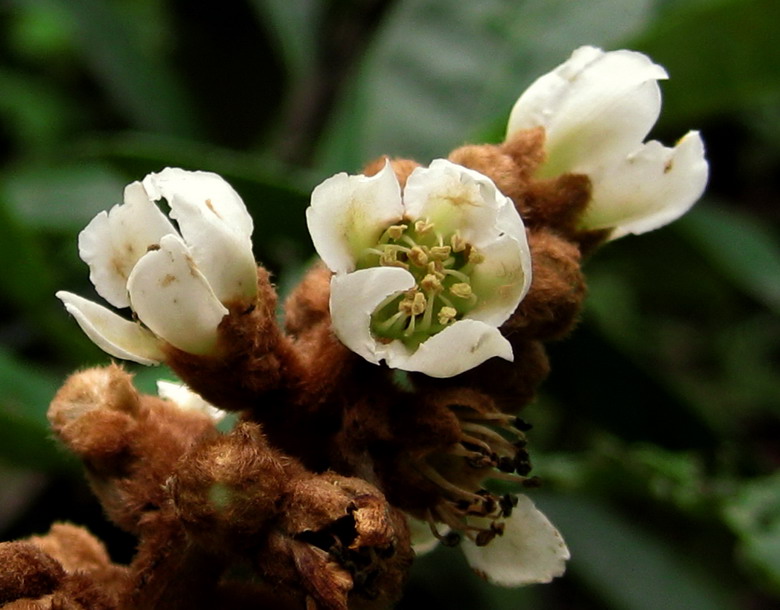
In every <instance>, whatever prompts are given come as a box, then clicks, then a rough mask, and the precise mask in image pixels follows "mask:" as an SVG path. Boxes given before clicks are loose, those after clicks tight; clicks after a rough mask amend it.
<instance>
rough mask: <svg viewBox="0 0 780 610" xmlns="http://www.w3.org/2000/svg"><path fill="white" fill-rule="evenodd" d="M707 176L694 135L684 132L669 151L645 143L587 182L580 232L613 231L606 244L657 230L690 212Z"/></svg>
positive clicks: (694, 133) (707, 170)
mask: <svg viewBox="0 0 780 610" xmlns="http://www.w3.org/2000/svg"><path fill="white" fill-rule="evenodd" d="M708 172H709V168H708V165H707V161H706V159H705V158H704V144H703V142H702V140H701V137H700V136H699V133H698V132H689V133H688V134H687V135H686V136H685V137H683V138H682V139H681V140H680V141H679V142H678V143H677V146H675V147H674V148H666V147H664V146H662V145H661V144H659V143H658V142H655V141H652V142H648V143H647V144H644V145H642V147H641V148H640V149H639V150H638V151H636V152H634V153H632V154H630V155H628V156H627V157H625V158H624V159H622V161H621V162H620V163H619V164H617V165H614V166H612V167H609V168H605V169H604V170H602V171H600V172H598V173H595V174H593V175H592V176H591V183H592V186H593V195H592V198H591V202H590V203H589V204H588V208H587V210H586V212H585V215H584V217H583V219H582V221H581V226H582V227H583V228H586V229H609V228H614V231H613V232H612V233H611V235H610V239H615V238H617V237H622V236H623V235H626V234H628V233H635V234H639V233H644V232H646V231H651V230H652V229H657V228H658V227H661V226H663V225H665V224H668V223H670V222H672V221H673V220H676V219H677V218H679V217H680V216H682V215H683V214H684V213H685V212H687V211H688V210H689V209H690V208H691V206H692V205H693V204H694V203H695V202H696V201H697V200H698V199H699V197H700V196H701V194H702V193H703V192H704V188H705V186H706V184H707V176H708Z"/></svg>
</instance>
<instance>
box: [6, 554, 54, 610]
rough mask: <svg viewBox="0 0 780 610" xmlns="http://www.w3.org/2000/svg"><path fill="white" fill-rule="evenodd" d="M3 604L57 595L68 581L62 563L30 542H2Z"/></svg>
mask: <svg viewBox="0 0 780 610" xmlns="http://www.w3.org/2000/svg"><path fill="white" fill-rule="evenodd" d="M0 566H2V567H1V568H0V605H3V607H6V606H5V604H8V603H9V602H12V601H14V600H17V599H20V598H31V599H37V598H39V597H42V596H44V595H48V594H50V593H53V592H54V591H55V590H56V589H57V588H58V587H59V586H60V584H61V583H62V581H63V580H64V579H65V570H64V569H63V567H62V566H61V565H60V563H59V562H58V561H56V560H55V559H53V558H52V557H50V556H49V555H47V554H46V553H45V552H43V551H42V550H41V549H40V548H38V547H37V546H36V545H34V544H32V543H30V542H4V543H0Z"/></svg>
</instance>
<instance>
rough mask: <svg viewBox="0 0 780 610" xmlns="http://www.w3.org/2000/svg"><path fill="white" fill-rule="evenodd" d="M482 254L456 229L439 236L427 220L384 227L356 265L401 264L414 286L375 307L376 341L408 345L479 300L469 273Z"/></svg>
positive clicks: (453, 319)
mask: <svg viewBox="0 0 780 610" xmlns="http://www.w3.org/2000/svg"><path fill="white" fill-rule="evenodd" d="M481 260H482V256H481V255H480V254H479V252H477V250H476V249H475V248H474V247H473V246H472V245H471V244H469V243H467V242H466V241H465V240H464V239H462V238H461V236H460V234H459V233H458V232H455V233H453V234H449V235H442V234H441V233H439V232H437V231H436V228H435V227H434V225H433V224H432V223H430V222H428V221H427V220H417V221H407V220H404V221H403V222H402V223H399V224H395V225H392V226H390V227H388V228H387V229H386V230H385V232H384V233H383V234H382V236H381V237H380V239H379V241H378V243H377V244H376V245H375V246H373V247H371V248H367V249H366V250H365V251H364V252H363V254H362V255H361V257H360V259H359V260H358V263H357V268H358V269H367V268H371V267H401V268H403V269H406V270H407V271H409V273H411V274H412V276H413V277H414V279H415V286H414V288H412V289H410V290H407V291H406V292H404V293H402V294H397V295H391V296H389V297H388V298H387V299H385V301H384V302H382V303H380V304H379V306H378V307H377V308H376V309H375V310H374V313H373V314H372V316H371V332H372V334H373V335H374V336H375V337H376V338H377V340H379V341H386V342H389V341H392V340H396V339H397V340H399V341H402V342H403V343H404V345H406V346H407V347H408V348H410V349H416V348H417V347H419V345H420V344H421V343H422V342H423V341H425V340H426V339H428V338H429V337H430V336H431V335H435V334H436V333H438V332H439V331H441V330H443V329H445V328H446V327H447V326H450V325H452V324H453V323H454V322H456V321H457V320H460V319H461V318H463V316H464V315H466V314H467V313H468V312H469V311H471V310H472V309H474V307H475V306H476V305H477V303H478V301H479V297H478V295H476V294H475V293H474V292H473V290H472V287H471V278H470V275H471V273H472V271H473V269H474V267H475V265H477V264H479V262H481Z"/></svg>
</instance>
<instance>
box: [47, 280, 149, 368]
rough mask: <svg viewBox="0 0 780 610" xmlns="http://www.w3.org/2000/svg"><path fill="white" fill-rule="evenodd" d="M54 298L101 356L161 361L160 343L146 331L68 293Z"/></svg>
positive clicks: (141, 361) (62, 291) (63, 292)
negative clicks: (108, 355)
mask: <svg viewBox="0 0 780 610" xmlns="http://www.w3.org/2000/svg"><path fill="white" fill-rule="evenodd" d="M57 298H58V299H60V300H61V301H62V302H63V303H64V304H65V309H67V310H68V313H69V314H71V315H72V316H73V317H74V318H75V319H76V322H78V324H79V326H80V327H81V329H82V330H83V331H84V333H85V334H86V335H87V336H88V337H89V338H90V339H91V340H92V341H93V342H94V343H95V344H96V345H97V346H98V347H99V348H100V349H102V350H103V351H104V352H106V353H108V354H111V355H112V356H115V357H117V358H122V359H123V360H133V361H134V362H138V363H140V364H147V365H150V364H159V363H160V362H162V361H163V359H164V356H163V353H162V350H161V349H160V340H159V339H158V338H157V337H155V336H154V334H152V333H151V332H149V331H148V330H146V329H145V328H143V327H141V326H139V325H138V324H135V323H134V322H130V321H129V320H125V319H124V318H122V317H121V316H118V315H117V314H115V313H114V312H113V311H111V310H109V309H107V308H105V307H103V306H102V305H98V304H97V303H95V302H94V301H90V300H89V299H85V298H83V297H80V296H78V295H76V294H73V293H71V292H65V291H64V290H60V291H59V292H58V293H57Z"/></svg>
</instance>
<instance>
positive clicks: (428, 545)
mask: <svg viewBox="0 0 780 610" xmlns="http://www.w3.org/2000/svg"><path fill="white" fill-rule="evenodd" d="M516 497H517V505H516V506H515V507H514V508H513V509H512V514H511V515H510V516H509V517H507V518H506V519H505V520H503V521H502V523H503V525H504V530H503V533H502V534H500V535H498V536H496V537H495V538H493V539H492V540H491V541H490V542H489V543H488V544H486V545H484V546H477V545H476V543H475V542H473V541H472V540H470V539H469V538H467V537H463V538H462V539H461V542H460V547H461V549H462V550H463V554H464V555H465V557H466V561H468V563H469V565H470V566H471V568H472V569H473V570H474V571H475V572H477V573H478V574H479V575H480V576H482V577H483V578H485V580H487V581H488V582H491V583H493V584H495V585H501V586H503V587H520V586H523V585H530V584H534V583H547V582H550V581H551V580H552V579H553V578H556V577H558V576H561V575H563V573H564V571H565V570H566V562H567V561H568V560H569V558H570V556H571V555H570V554H569V549H568V548H567V547H566V543H565V542H564V541H563V538H562V537H561V534H560V533H559V532H558V530H557V529H556V528H555V526H554V525H553V524H552V523H550V521H549V519H547V517H545V516H544V514H543V513H542V512H541V511H540V510H539V509H537V508H536V507H535V506H534V503H533V502H532V501H531V499H530V498H529V497H528V496H524V495H519V496H516ZM473 519H476V518H473ZM407 520H408V521H409V526H410V530H411V532H412V544H413V548H414V551H415V553H417V554H418V555H421V554H425V553H427V552H429V551H431V550H432V549H433V548H435V546H436V538H435V537H434V536H433V534H432V533H431V532H430V528H429V527H428V524H427V523H423V522H422V521H419V520H417V519H414V518H413V517H409V516H408V515H407ZM483 521H487V520H483Z"/></svg>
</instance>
